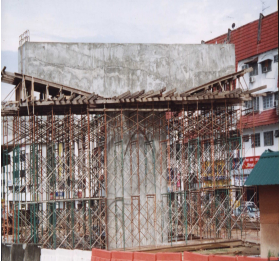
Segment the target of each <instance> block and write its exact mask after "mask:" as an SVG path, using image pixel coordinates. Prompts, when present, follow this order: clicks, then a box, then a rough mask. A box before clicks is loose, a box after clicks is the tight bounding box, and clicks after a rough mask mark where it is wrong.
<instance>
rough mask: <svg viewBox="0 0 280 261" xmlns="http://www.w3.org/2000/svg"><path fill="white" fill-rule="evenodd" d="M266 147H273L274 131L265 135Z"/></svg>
mask: <svg viewBox="0 0 280 261" xmlns="http://www.w3.org/2000/svg"><path fill="white" fill-rule="evenodd" d="M263 136H264V146H273V131H267V132H264V133H263Z"/></svg>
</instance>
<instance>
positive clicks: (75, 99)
mask: <svg viewBox="0 0 280 261" xmlns="http://www.w3.org/2000/svg"><path fill="white" fill-rule="evenodd" d="M80 98H81V95H78V96H77V97H76V98H74V99H73V101H72V104H78V100H79V99H80Z"/></svg>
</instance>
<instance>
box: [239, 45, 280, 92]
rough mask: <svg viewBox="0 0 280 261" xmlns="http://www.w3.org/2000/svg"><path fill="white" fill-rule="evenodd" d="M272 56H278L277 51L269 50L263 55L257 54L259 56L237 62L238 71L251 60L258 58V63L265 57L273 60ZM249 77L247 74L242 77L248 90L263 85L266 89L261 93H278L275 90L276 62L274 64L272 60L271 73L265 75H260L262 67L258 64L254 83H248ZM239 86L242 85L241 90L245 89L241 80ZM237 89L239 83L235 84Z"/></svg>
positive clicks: (276, 77)
mask: <svg viewBox="0 0 280 261" xmlns="http://www.w3.org/2000/svg"><path fill="white" fill-rule="evenodd" d="M274 55H278V49H273V50H270V51H268V52H265V53H262V54H259V55H255V56H252V57H250V58H247V59H245V60H242V61H239V62H238V71H240V70H242V66H243V65H244V64H245V63H246V62H248V61H250V60H252V59H253V58H256V57H258V60H259V61H260V60H262V59H263V58H266V57H272V58H274ZM249 77H250V74H249V73H246V74H245V75H244V80H245V81H246V83H247V86H248V88H249V89H254V88H257V87H260V86H263V85H267V89H265V90H263V91H261V92H266V91H274V92H275V91H278V88H277V79H278V62H274V60H273V61H272V63H271V71H270V72H267V73H262V66H261V64H260V63H259V64H258V75H255V76H253V77H254V78H255V82H253V83H250V82H249ZM241 84H242V86H243V88H246V84H245V83H244V81H243V79H242V80H241ZM237 87H238V88H241V87H240V85H239V83H238V84H237ZM258 93H260V92H258Z"/></svg>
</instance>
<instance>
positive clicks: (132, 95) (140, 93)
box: [130, 90, 145, 99]
mask: <svg viewBox="0 0 280 261" xmlns="http://www.w3.org/2000/svg"><path fill="white" fill-rule="evenodd" d="M144 93H145V90H142V91H138V92H135V93H133V94H131V96H130V98H133V99H135V98H137V97H139V96H141V95H143V94H144Z"/></svg>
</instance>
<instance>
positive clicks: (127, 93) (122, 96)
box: [116, 91, 130, 99]
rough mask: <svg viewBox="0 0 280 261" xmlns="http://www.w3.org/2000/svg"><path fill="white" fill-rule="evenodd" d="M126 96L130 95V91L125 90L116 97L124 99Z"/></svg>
mask: <svg viewBox="0 0 280 261" xmlns="http://www.w3.org/2000/svg"><path fill="white" fill-rule="evenodd" d="M128 96H130V91H127V92H125V93H123V94H121V95H119V96H118V97H117V98H116V99H125V98H126V97H128Z"/></svg>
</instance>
